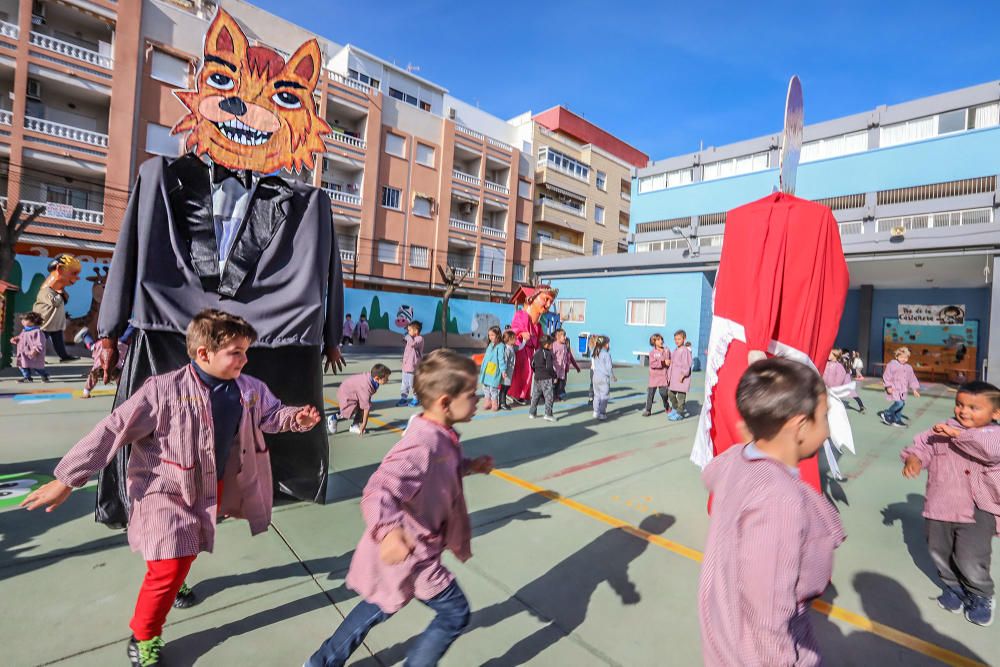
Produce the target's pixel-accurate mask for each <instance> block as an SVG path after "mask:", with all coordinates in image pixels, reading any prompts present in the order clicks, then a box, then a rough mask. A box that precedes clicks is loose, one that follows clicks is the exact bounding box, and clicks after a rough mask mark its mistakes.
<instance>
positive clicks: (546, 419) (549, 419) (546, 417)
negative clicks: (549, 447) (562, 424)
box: [542, 415, 556, 422]
mask: <svg viewBox="0 0 1000 667" xmlns="http://www.w3.org/2000/svg"><path fill="white" fill-rule="evenodd" d="M542 419H544V420H545V421H547V422H554V421H555V420H556V418H555V417H553V416H552V415H545V416H544V417H542Z"/></svg>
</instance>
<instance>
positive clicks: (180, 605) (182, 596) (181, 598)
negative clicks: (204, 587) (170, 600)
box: [174, 581, 200, 609]
mask: <svg viewBox="0 0 1000 667" xmlns="http://www.w3.org/2000/svg"><path fill="white" fill-rule="evenodd" d="M199 602H200V600H199V599H198V596H197V595H195V594H194V590H193V589H192V588H191V587H190V586H188V585H187V582H186V581H185V582H184V583H183V584H181V589H180V590H179V591H177V595H176V596H175V597H174V609H187V608H188V607H193V606H195V605H196V604H198V603H199Z"/></svg>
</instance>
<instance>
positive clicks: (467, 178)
mask: <svg viewBox="0 0 1000 667" xmlns="http://www.w3.org/2000/svg"><path fill="white" fill-rule="evenodd" d="M451 175H452V176H454V177H455V178H457V179H458V180H460V181H463V182H465V183H468V184H470V185H476V186H478V185H479V184H480V183H481V182H482V181H480V180H479V178H477V177H476V176H473V175H472V174H467V173H465V172H464V171H459V170H458V169H452V170H451Z"/></svg>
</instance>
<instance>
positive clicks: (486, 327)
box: [471, 313, 500, 340]
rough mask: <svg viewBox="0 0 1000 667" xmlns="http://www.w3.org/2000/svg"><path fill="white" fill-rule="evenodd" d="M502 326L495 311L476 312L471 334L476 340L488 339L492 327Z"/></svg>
mask: <svg viewBox="0 0 1000 667" xmlns="http://www.w3.org/2000/svg"><path fill="white" fill-rule="evenodd" d="M498 326H500V318H499V317H497V316H496V315H494V314H493V313H476V314H475V315H473V316H472V326H471V332H472V333H471V335H472V337H473V338H475V339H476V340H486V339H487V337H488V336H489V331H490V327H498Z"/></svg>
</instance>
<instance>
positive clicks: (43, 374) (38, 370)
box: [17, 366, 49, 380]
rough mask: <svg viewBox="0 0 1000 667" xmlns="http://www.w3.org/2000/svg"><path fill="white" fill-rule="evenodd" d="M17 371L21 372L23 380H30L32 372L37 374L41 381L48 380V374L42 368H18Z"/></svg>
mask: <svg viewBox="0 0 1000 667" xmlns="http://www.w3.org/2000/svg"><path fill="white" fill-rule="evenodd" d="M17 370H19V371H21V377H22V378H24V379H25V380H30V379H31V373H32V372H35V373H38V377H40V378H42V379H43V380H48V379H49V373H48V371H46V370H45V369H44V368H22V367H20V366H18V367H17Z"/></svg>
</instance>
